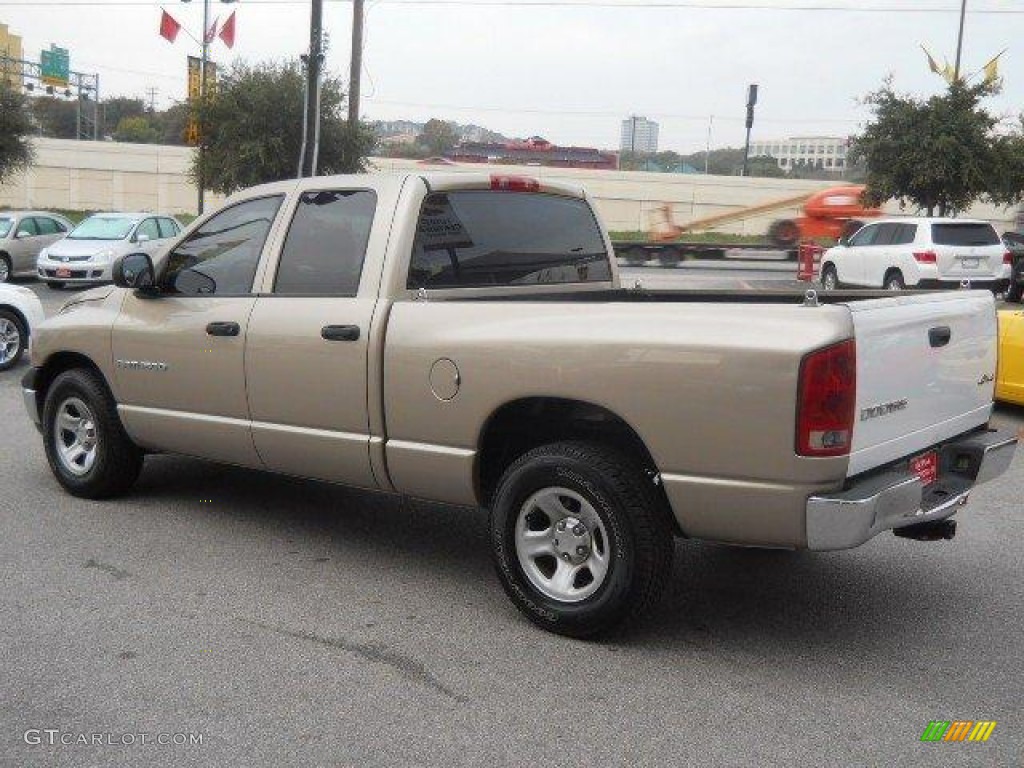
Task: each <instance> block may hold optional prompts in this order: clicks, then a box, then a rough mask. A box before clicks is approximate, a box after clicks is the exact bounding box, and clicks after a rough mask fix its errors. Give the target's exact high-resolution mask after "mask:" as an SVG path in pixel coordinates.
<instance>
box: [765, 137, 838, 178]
mask: <svg viewBox="0 0 1024 768" xmlns="http://www.w3.org/2000/svg"><path fill="white" fill-rule="evenodd" d="M847 143H848V142H847V139H845V138H842V137H839V136H795V137H793V138H791V139H776V140H774V141H752V142H750V156H751V157H761V156H763V155H767V156H768V157H770V158H772V159H774V160H775V161H776V162H777V163H778V164H779V168H782V169H783V170H786V171H788V170H791V169H793V168H795V167H797V166H801V165H802V166H811V167H814V168H823V169H824V170H826V171H835V172H836V173H839V172H841V171H843V170H845V169H846V150H847Z"/></svg>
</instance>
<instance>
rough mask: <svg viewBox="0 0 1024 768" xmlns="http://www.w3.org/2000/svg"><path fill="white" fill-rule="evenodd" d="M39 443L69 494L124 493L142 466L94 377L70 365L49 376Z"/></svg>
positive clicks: (107, 393)
mask: <svg viewBox="0 0 1024 768" xmlns="http://www.w3.org/2000/svg"><path fill="white" fill-rule="evenodd" d="M43 443H44V445H45V447H46V459H47V461H48V462H49V464H50V469H51V470H53V474H54V476H55V477H56V478H57V480H58V482H60V484H61V485H63V486H64V488H65V489H66V490H67V491H68V492H69V493H71V494H72V495H74V496H81V497H83V498H87V499H102V498H107V497H110V496H116V495H118V494H121V493H124V492H125V491H127V490H128V489H129V488H131V486H132V484H133V483H134V482H135V480H136V478H137V477H138V476H139V472H140V471H141V470H142V451H140V450H139V449H138V447H136V445H135V444H134V443H133V442H132V441H131V439H130V438H129V437H128V435H127V433H125V431H124V427H123V426H122V425H121V420H120V418H118V415H117V405H116V404H115V403H114V398H113V396H112V395H111V394H110V391H109V390H108V389H107V386H106V384H105V383H104V382H103V380H102V379H100V377H99V376H98V375H97V374H95V373H94V372H92V371H90V370H86V369H83V368H75V369H72V370H70V371H65V372H64V373H62V374H60V375H59V376H58V377H57V378H56V379H54V381H53V384H51V385H50V388H49V390H48V391H47V393H46V403H45V405H44V406H43Z"/></svg>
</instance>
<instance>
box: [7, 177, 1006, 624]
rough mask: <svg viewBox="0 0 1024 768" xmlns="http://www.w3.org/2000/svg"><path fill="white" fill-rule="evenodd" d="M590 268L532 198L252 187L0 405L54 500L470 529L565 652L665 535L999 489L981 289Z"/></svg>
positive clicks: (426, 188) (591, 253) (754, 534)
mask: <svg viewBox="0 0 1024 768" xmlns="http://www.w3.org/2000/svg"><path fill="white" fill-rule="evenodd" d="M611 254H612V249H611V246H610V243H609V241H608V237H607V235H606V234H605V232H604V230H603V228H602V227H601V225H600V223H599V221H598V219H597V217H596V216H595V214H594V212H593V210H592V209H591V206H590V204H589V203H588V201H587V198H586V195H585V194H584V193H583V192H582V191H581V190H579V189H573V188H569V187H565V186H560V185H555V184H549V183H547V182H543V181H541V182H538V181H536V180H533V179H527V178H521V177H498V176H486V175H479V176H467V175H443V174H438V175H430V174H428V175H417V174H410V175H402V176H342V177H331V178H314V179H306V180H302V181H288V182H281V183H277V184H271V185H267V186H262V187H258V188H255V189H251V190H248V191H245V192H243V193H240V194H238V195H235V196H234V197H233V198H231V199H230V200H229V201H228V202H227V203H226V204H225V206H224V207H223V208H221V209H220V210H219V211H216V212H214V213H212V214H211V215H209V216H207V217H206V218H204V219H202V220H199V221H197V222H195V223H194V224H193V225H192V226H191V227H190V228H189V229H188V231H187V232H186V233H185V234H184V235H183V236H182V237H180V238H179V239H178V240H177V241H176V242H175V243H174V244H172V245H171V246H169V247H168V248H167V249H165V251H164V252H162V253H161V254H159V255H158V257H157V258H156V264H155V265H154V263H153V262H152V261H151V260H150V257H149V256H147V255H146V254H141V253H140V254H129V255H127V256H125V257H123V259H121V260H120V261H119V262H118V263H117V264H116V265H115V270H114V279H115V283H116V284H117V286H119V287H113V286H108V287H104V288H99V289H94V290H92V291H89V292H87V293H83V294H80V295H79V296H77V297H76V298H74V299H72V300H71V301H69V302H68V303H67V304H66V305H65V306H64V307H63V308H62V309H61V311H60V312H59V313H58V314H57V315H56V316H55V317H53V318H51V319H49V320H48V321H46V322H45V323H43V324H42V326H40V328H39V329H38V331H37V334H36V336H35V337H34V339H33V346H32V362H33V366H34V368H33V370H32V371H31V372H30V373H29V374H28V375H27V376H26V377H25V380H24V382H23V387H24V396H25V404H26V406H27V408H28V411H29V413H30V414H31V416H32V417H33V419H34V420H35V421H36V423H37V424H38V425H40V429H41V432H42V435H43V439H44V443H45V447H46V455H47V457H48V459H49V463H50V466H51V468H52V470H53V473H54V475H55V476H56V478H57V480H58V481H59V482H60V483H61V484H62V485H63V486H64V487H65V488H66V489H67V490H68V491H69V492H71V493H73V494H75V495H79V496H85V497H89V498H100V497H107V496H112V495H115V494H118V493H123V492H125V491H127V490H128V489H129V488H130V487H131V485H132V483H133V482H134V480H135V479H136V477H137V476H138V474H139V472H140V470H141V468H142V464H143V457H144V456H145V455H146V454H147V453H151V452H174V453H181V454H188V455H191V456H197V457H202V458H205V459H211V460H214V461H220V462H227V463H230V464H236V465H240V466H244V467H254V468H258V469H266V470H271V471H274V472H282V473H287V474H291V475H299V476H302V477H307V478H315V479H319V480H325V481H329V482H335V483H345V484H348V485H353V486H359V487H363V488H369V489H374V490H382V491H388V492H394V493H399V494H406V495H408V496H412V497H418V498H423V499H429V500H433V501H438V502H447V503H451V504H459V505H473V506H479V507H484V508H487V509H489V510H490V515H491V531H492V534H491V542H492V547H493V553H494V558H495V561H496V565H497V571H498V574H499V577H500V579H501V582H502V584H503V586H504V588H505V589H506V591H507V592H508V594H509V596H510V597H511V599H512V601H513V602H514V603H515V604H516V605H517V606H518V607H519V608H520V609H521V610H522V611H523V612H524V613H525V614H526V615H527V616H528V617H529V618H530V619H532V620H533V621H535V622H536V623H537V624H539V625H541V626H543V627H545V628H547V629H549V630H552V631H555V632H561V633H564V634H567V635H573V636H580V637H582V636H593V635H596V634H599V633H602V632H605V631H608V630H611V629H612V628H614V627H616V626H618V625H620V624H622V623H623V622H625V621H628V620H629V619H631V618H634V617H636V616H638V615H639V614H640V613H641V612H643V611H644V609H645V608H647V607H649V606H650V605H651V603H652V602H653V601H654V600H655V598H656V597H657V595H658V593H659V591H660V589H661V588H662V586H663V585H664V583H665V581H666V579H667V578H668V577H669V574H670V573H671V560H672V555H673V542H674V538H675V537H676V536H687V537H693V538H700V539H708V540H713V541H719V542H727V543H732V544H740V545H747V546H758V547H781V548H811V549H840V548H848V547H854V546H857V545H859V544H862V543H863V542H865V541H867V540H868V539H869V538H871V537H872V536H874V535H876V534H877V533H879V532H881V531H885V530H894V531H896V532H897V533H900V534H902V535H904V536H906V537H908V538H915V539H925V540H927V539H937V538H950V537H951V536H952V534H953V531H954V523H953V521H952V520H950V519H949V518H950V517H951V516H952V515H953V514H954V513H955V512H956V511H957V510H958V509H959V507H960V506H961V505H962V504H963V503H964V502H965V501H966V499H967V494H968V492H969V491H970V490H971V488H972V487H973V486H975V485H977V484H979V483H982V482H984V481H986V480H988V479H990V478H992V477H995V476H996V475H998V474H1000V473H1001V472H1003V471H1004V470H1005V469H1006V467H1007V466H1008V464H1009V462H1010V460H1011V458H1012V456H1013V453H1014V450H1015V445H1016V439H1015V438H1014V436H1012V435H1009V434H1001V433H999V432H996V431H993V430H990V429H989V428H988V426H987V425H988V421H989V416H990V413H991V408H992V392H993V379H994V377H995V373H996V318H995V311H994V307H993V299H992V296H991V294H990V293H988V292H985V291H958V292H952V293H945V294H940V293H932V294H917V295H909V294H881V293H874V294H873V293H868V292H863V291H861V292H857V293H843V292H839V291H837V292H830V293H829V294H828V295H827V296H826V297H823V299H824V302H819V301H818V300H817V299H816V298H815V297H814V296H813V295H809V296H804V295H803V294H795V293H788V292H784V291H780V292H760V293H754V292H746V293H744V292H738V291H737V292H719V293H711V292H678V291H676V292H673V291H649V290H644V289H643V288H642V287H640V286H629V287H623V286H621V285H620V283H619V277H618V271H617V267H616V264H615V261H614V259H613V258H611ZM438 514H443V511H439V512H438Z"/></svg>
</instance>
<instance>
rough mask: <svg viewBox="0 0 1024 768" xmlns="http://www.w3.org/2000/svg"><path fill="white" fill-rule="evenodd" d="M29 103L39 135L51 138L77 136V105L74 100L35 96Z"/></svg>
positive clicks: (71, 137)
mask: <svg viewBox="0 0 1024 768" xmlns="http://www.w3.org/2000/svg"><path fill="white" fill-rule="evenodd" d="M31 105H32V106H31V108H32V115H33V117H34V118H35V122H36V125H38V126H39V133H40V135H42V136H48V137H50V138H53V139H77V138H78V105H77V104H75V102H74V101H66V100H64V99H58V98H55V97H53V96H37V97H35V98H33V99H32V101H31Z"/></svg>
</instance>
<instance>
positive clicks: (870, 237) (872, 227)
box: [850, 224, 879, 248]
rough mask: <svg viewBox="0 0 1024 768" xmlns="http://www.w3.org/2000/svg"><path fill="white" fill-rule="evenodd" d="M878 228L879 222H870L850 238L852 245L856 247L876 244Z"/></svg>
mask: <svg viewBox="0 0 1024 768" xmlns="http://www.w3.org/2000/svg"><path fill="white" fill-rule="evenodd" d="M878 230H879V225H878V224H869V225H868V226H866V227H863V228H861V229H860V230H858V231H857V234H855V235H854V236H853V237H851V238H850V245H851V246H853V247H855V248H856V247H858V246H862V245H872V244H874V242H875V238H876V237H878Z"/></svg>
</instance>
